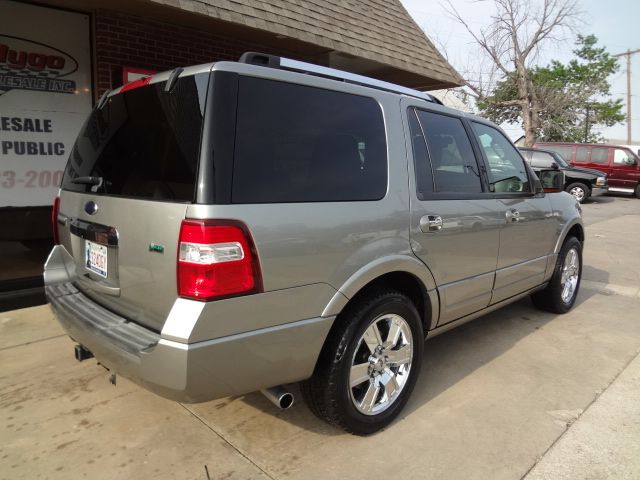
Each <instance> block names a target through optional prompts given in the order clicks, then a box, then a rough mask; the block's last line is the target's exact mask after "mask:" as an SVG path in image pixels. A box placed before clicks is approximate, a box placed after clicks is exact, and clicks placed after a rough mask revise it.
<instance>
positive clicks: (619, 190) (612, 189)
mask: <svg viewBox="0 0 640 480" xmlns="http://www.w3.org/2000/svg"><path fill="white" fill-rule="evenodd" d="M609 191H610V192H621V193H633V192H634V190H633V188H618V187H609Z"/></svg>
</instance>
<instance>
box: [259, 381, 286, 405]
mask: <svg viewBox="0 0 640 480" xmlns="http://www.w3.org/2000/svg"><path fill="white" fill-rule="evenodd" d="M260 393H262V394H263V395H264V396H265V397H267V398H268V399H269V400H270V401H271V403H273V404H274V405H275V406H276V407H278V408H280V409H282V410H286V409H288V408H291V406H292V405H293V402H294V397H293V393H291V392H290V391H289V390H287V389H286V388H284V387H283V386H281V385H280V386H277V387H271V388H265V389H264V390H260Z"/></svg>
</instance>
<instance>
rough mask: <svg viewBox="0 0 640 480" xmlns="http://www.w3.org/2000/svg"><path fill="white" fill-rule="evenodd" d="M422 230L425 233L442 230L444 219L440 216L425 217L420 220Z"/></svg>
mask: <svg viewBox="0 0 640 480" xmlns="http://www.w3.org/2000/svg"><path fill="white" fill-rule="evenodd" d="M420 230H422V231H423V232H424V233H427V232H437V231H438V230H442V217H441V216H440V215H425V216H424V217H422V218H421V219H420Z"/></svg>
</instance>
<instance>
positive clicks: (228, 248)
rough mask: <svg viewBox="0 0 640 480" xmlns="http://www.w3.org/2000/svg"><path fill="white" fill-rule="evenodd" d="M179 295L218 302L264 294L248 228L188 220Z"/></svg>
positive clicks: (179, 269)
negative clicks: (218, 300)
mask: <svg viewBox="0 0 640 480" xmlns="http://www.w3.org/2000/svg"><path fill="white" fill-rule="evenodd" d="M177 277H178V295H180V296H181V297H187V298H192V299H195V300H203V301H207V300H215V299H220V298H227V297H234V296H239V295H247V294H250V293H258V292H261V291H262V275H261V273H260V264H259V262H258V255H257V252H256V249H255V246H254V243H253V240H252V238H251V235H250V234H249V230H248V229H247V227H246V226H245V225H244V224H243V223H241V222H236V221H232V220H184V221H183V222H182V225H181V226H180V239H179V244H178V267H177Z"/></svg>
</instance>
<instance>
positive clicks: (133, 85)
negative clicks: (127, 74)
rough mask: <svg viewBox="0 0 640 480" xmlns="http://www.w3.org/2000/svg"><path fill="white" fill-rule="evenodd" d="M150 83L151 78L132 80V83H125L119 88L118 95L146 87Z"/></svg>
mask: <svg viewBox="0 0 640 480" xmlns="http://www.w3.org/2000/svg"><path fill="white" fill-rule="evenodd" d="M150 83H151V77H142V78H139V79H137V80H134V81H132V82H129V83H125V84H124V85H123V86H122V87H121V88H120V93H123V92H126V91H128V90H134V89H136V88H140V87H146V86H147V85H149V84H150Z"/></svg>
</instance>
